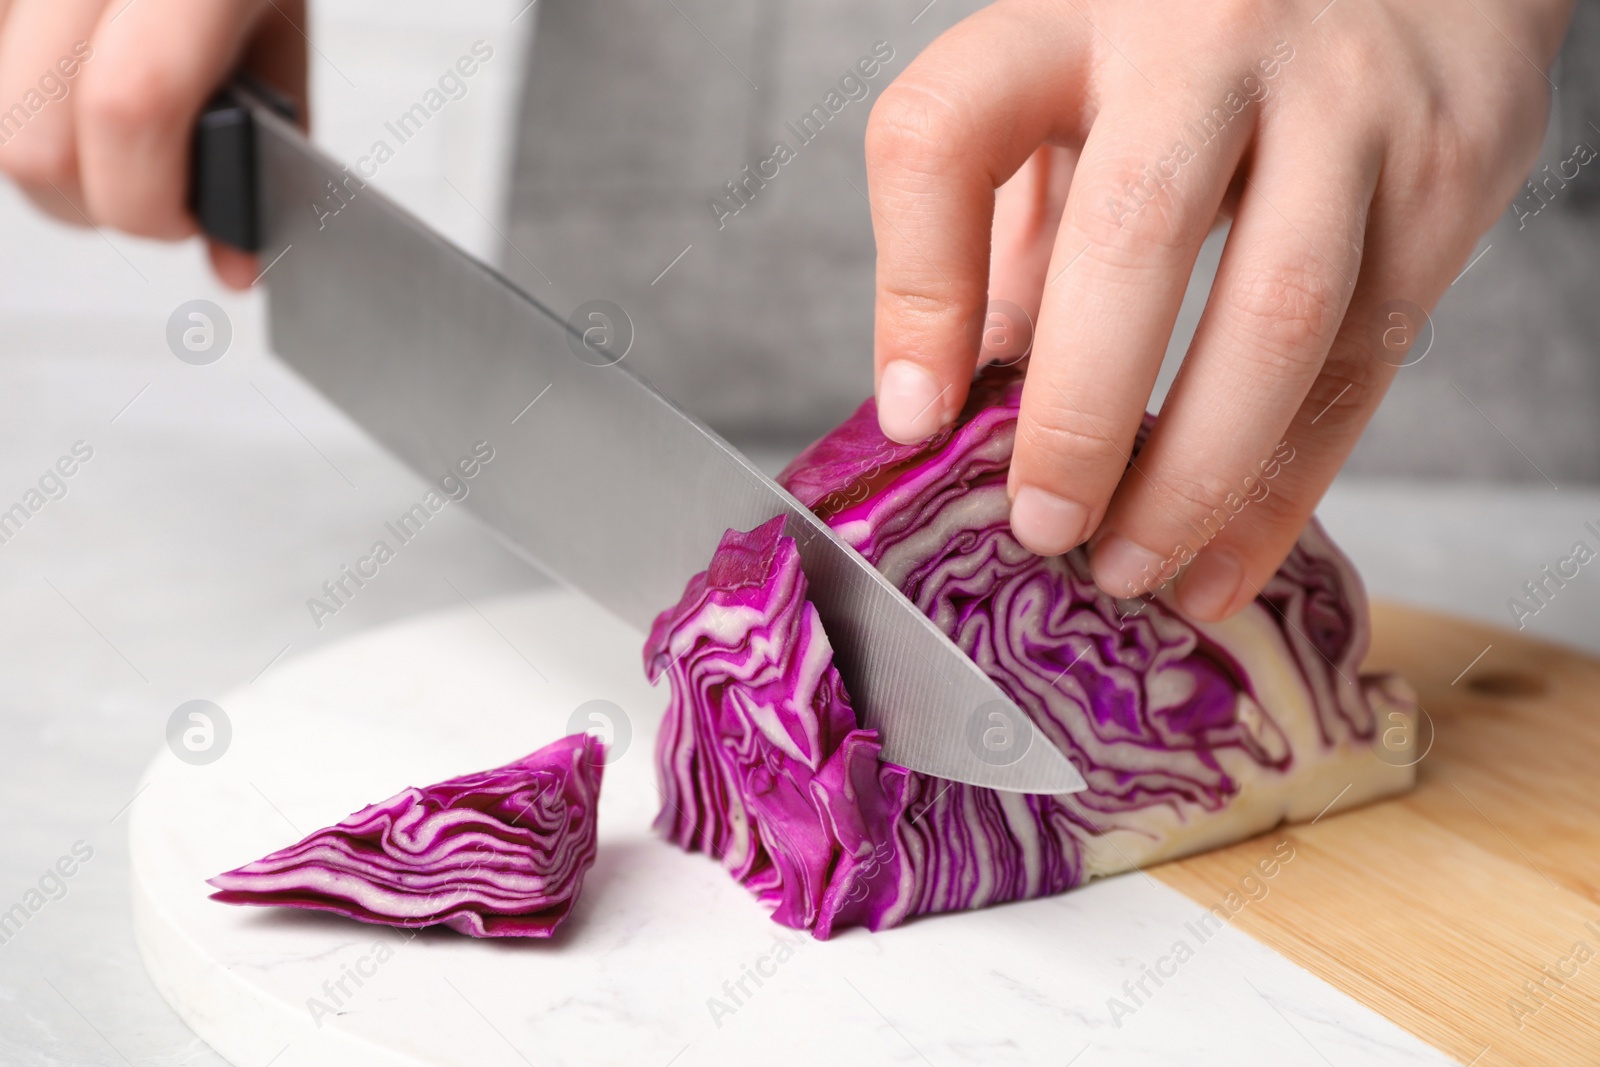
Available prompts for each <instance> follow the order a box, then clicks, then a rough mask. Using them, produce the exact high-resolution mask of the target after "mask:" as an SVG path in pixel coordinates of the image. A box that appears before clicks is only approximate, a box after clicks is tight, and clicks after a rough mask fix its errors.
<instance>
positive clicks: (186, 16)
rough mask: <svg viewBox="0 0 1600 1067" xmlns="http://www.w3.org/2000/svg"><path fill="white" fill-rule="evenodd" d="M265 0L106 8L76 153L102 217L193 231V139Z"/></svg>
mask: <svg viewBox="0 0 1600 1067" xmlns="http://www.w3.org/2000/svg"><path fill="white" fill-rule="evenodd" d="M262 4H263V0H216V2H214V3H206V4H196V3H193V2H192V0H139V2H138V3H134V4H128V5H125V6H123V7H121V8H119V9H117V10H116V11H112V12H110V13H108V14H107V15H106V16H105V17H104V18H102V20H101V22H100V24H99V26H98V28H97V29H96V32H95V37H94V41H93V45H94V48H95V52H96V59H95V62H94V63H92V64H91V65H90V66H88V67H86V68H85V70H84V76H83V84H82V86H81V93H82V97H81V101H80V107H79V110H78V122H79V133H78V155H79V159H80V161H81V162H80V172H81V175H82V181H83V192H84V199H85V202H86V203H87V205H88V208H89V215H90V217H91V218H93V219H94V220H95V221H96V222H100V223H105V224H107V225H111V226H115V227H117V228H119V229H122V230H126V231H128V232H129V233H134V234H139V235H142V236H146V237H159V238H168V239H176V238H180V237H186V236H188V235H189V234H191V233H193V232H194V229H195V224H194V220H193V219H192V218H191V217H190V215H189V212H188V209H187V207H186V205H185V200H186V196H187V190H188V178H189V175H188V171H189V140H190V136H191V133H192V131H193V128H194V122H195V119H196V117H197V116H198V115H199V114H200V109H201V107H202V106H203V105H204V104H205V101H206V99H207V98H208V97H209V96H210V95H211V93H212V92H213V91H214V90H215V89H216V87H217V86H218V85H219V84H221V82H222V80H223V78H224V77H225V76H226V75H227V73H228V72H229V71H230V70H231V69H233V67H234V65H235V63H236V61H237V59H238V57H239V54H240V52H241V50H242V47H243V44H244V42H245V40H246V38H247V36H248V34H249V31H250V30H251V27H252V24H253V22H254V21H255V18H256V16H257V15H258V14H259V13H260V10H261V8H262Z"/></svg>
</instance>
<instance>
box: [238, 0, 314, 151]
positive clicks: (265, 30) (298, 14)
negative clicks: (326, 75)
mask: <svg viewBox="0 0 1600 1067" xmlns="http://www.w3.org/2000/svg"><path fill="white" fill-rule="evenodd" d="M307 47H308V43H307V40H306V0H272V2H271V4H270V6H269V7H268V9H267V10H266V11H263V12H262V13H261V16H260V19H259V21H258V22H257V24H256V30H255V34H254V35H253V36H252V37H251V38H250V41H249V43H248V44H247V45H246V46H245V52H244V58H243V59H242V60H241V61H240V64H239V65H240V67H241V68H242V69H244V70H247V71H249V72H250V73H251V74H252V75H254V76H255V77H256V78H258V79H259V80H261V81H263V82H265V83H266V84H268V85H270V86H272V87H273V88H274V89H276V90H278V92H280V93H282V94H283V95H284V96H286V97H288V98H289V101H290V102H291V103H292V104H294V107H295V117H296V119H297V120H298V121H299V124H300V128H301V129H310V128H311V100H310V96H309V94H308V93H307V91H306V62H307V57H306V50H307Z"/></svg>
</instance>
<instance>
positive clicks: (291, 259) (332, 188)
mask: <svg viewBox="0 0 1600 1067" xmlns="http://www.w3.org/2000/svg"><path fill="white" fill-rule="evenodd" d="M191 201H192V204H193V206H194V209H195V211H196V214H197V216H198V217H199V219H200V221H201V226H202V228H203V229H204V230H205V231H206V232H207V233H208V234H210V235H211V236H213V237H215V238H217V239H219V240H222V241H224V242H226V243H228V244H231V245H234V246H236V247H240V248H243V249H245V250H247V251H255V252H259V254H260V262H261V265H262V267H263V268H264V273H263V275H262V277H261V278H260V279H258V280H259V281H260V282H261V283H263V284H264V285H265V286H266V288H267V291H268V297H269V299H268V306H269V316H268V323H269V330H270V341H271V345H272V348H273V350H274V351H275V352H276V353H277V354H278V356H280V357H281V358H282V359H284V360H285V361H286V362H288V363H289V364H290V365H291V366H293V367H294V368H295V369H296V370H297V371H299V372H300V373H301V374H302V375H304V376H305V377H306V378H307V379H308V380H309V381H310V382H311V383H312V384H313V385H315V386H316V387H317V388H318V389H320V390H321V391H322V392H323V393H324V394H326V395H327V396H328V398H329V399H330V400H332V401H333V402H334V403H335V404H337V405H338V406H339V407H340V408H342V409H343V410H344V411H345V412H346V413H348V414H349V415H350V416H351V417H352V418H353V419H355V421H356V422H358V423H359V424H360V425H361V426H362V427H363V428H364V429H366V430H367V431H368V432H369V433H370V434H372V436H373V437H375V438H376V439H377V440H378V441H380V442H382V443H383V444H384V445H386V446H387V447H388V448H389V449H390V450H392V451H393V452H394V453H395V454H396V455H398V456H399V457H400V458H401V459H403V460H404V461H405V462H406V463H407V464H409V465H410V466H411V467H412V468H413V469H415V470H416V471H417V472H418V473H420V474H422V475H423V476H425V477H429V478H432V479H438V478H440V477H441V476H442V475H444V474H447V473H450V472H451V471H452V469H453V465H454V464H455V463H456V462H457V461H458V460H459V459H460V458H461V457H462V456H463V455H464V454H466V453H467V452H469V451H470V450H471V449H472V448H473V446H474V445H475V444H476V443H477V442H480V441H486V442H488V444H489V446H490V447H492V448H493V449H494V461H493V463H492V465H489V466H485V467H484V468H483V470H482V473H480V474H479V475H478V477H477V478H476V479H475V480H474V482H473V483H472V486H471V491H470V493H469V495H468V497H467V504H468V506H469V507H471V508H472V509H473V510H475V512H476V513H477V514H478V515H479V516H480V517H481V518H483V519H484V520H485V521H486V522H487V523H488V524H489V525H490V526H491V527H492V528H493V529H494V530H495V531H496V532H497V533H499V534H500V535H501V536H502V537H503V538H505V539H506V540H507V541H508V542H509V543H510V545H511V546H512V547H513V548H514V549H515V550H517V551H518V552H519V553H520V554H522V555H524V556H526V557H528V558H530V559H531V560H533V561H534V562H535V563H536V564H537V565H539V566H540V567H541V568H543V569H545V570H546V571H548V572H549V573H551V574H553V575H554V576H556V577H557V578H559V579H561V580H563V581H565V582H566V583H567V584H569V585H571V586H573V587H574V588H576V589H577V590H578V591H580V592H582V593H584V594H586V595H587V596H589V597H591V598H593V599H594V600H596V601H598V602H599V603H600V604H601V605H603V606H604V607H606V608H608V609H609V610H611V611H612V612H613V613H615V614H616V615H618V616H620V617H621V618H622V619H623V620H625V621H627V622H629V623H631V624H632V625H634V626H635V627H637V628H639V629H640V630H644V631H648V629H649V627H650V623H651V620H652V619H653V618H654V617H655V615H656V614H657V613H658V612H660V611H661V610H662V609H664V608H666V607H669V606H671V605H672V604H674V603H676V602H677V600H678V598H679V597H680V596H681V595H682V593H683V588H684V585H685V583H686V582H687V581H688V579H689V578H690V576H691V575H693V574H695V573H696V572H698V571H701V570H704V569H705V567H706V565H707V563H708V562H709V561H710V559H711V555H712V553H713V551H714V550H715V549H716V545H717V541H718V540H719V539H720V538H721V536H722V534H723V532H724V531H725V530H727V529H729V528H730V527H733V528H738V529H750V528H752V527H754V526H757V525H759V524H760V523H762V522H765V521H767V520H769V519H771V518H772V517H773V516H775V515H779V514H782V515H785V516H787V519H786V524H785V532H787V533H788V534H789V535H790V536H792V537H794V538H795V539H796V541H797V542H798V544H799V546H800V555H801V562H802V566H803V567H804V570H805V574H806V578H807V580H808V582H809V583H810V593H809V595H810V598H811V600H812V602H813V603H814V604H815V605H816V608H817V611H818V613H819V614H820V615H821V618H822V622H823V625H824V627H825V628H826V630H827V632H828V636H829V638H830V639H831V641H832V643H833V649H834V659H835V662H836V663H837V665H838V668H839V672H840V674H841V676H842V677H843V679H844V683H845V686H846V688H847V690H848V691H849V693H850V696H851V699H852V702H853V703H854V706H855V710H856V713H857V714H858V715H859V716H860V717H861V719H862V721H863V722H864V724H865V725H867V726H870V727H873V728H875V729H877V730H878V732H879V736H880V737H881V738H882V741H883V758H884V759H885V760H887V761H890V762H893V763H898V764H901V765H903V766H906V767H909V768H911V769H913V770H916V771H922V772H924V773H926V774H931V775H937V776H938V777H941V778H949V779H954V780H956V781H961V782H968V783H971V784H974V785H980V786H987V787H990V788H995V789H1004V790H1013V791H1019V792H1028V793H1067V792H1073V791H1076V790H1079V789H1082V788H1084V781H1083V778H1082V777H1081V776H1080V775H1079V773H1078V771H1077V770H1076V768H1074V766H1073V765H1072V764H1071V763H1070V762H1069V761H1068V760H1067V759H1066V758H1065V757H1064V756H1063V755H1062V754H1061V752H1060V751H1058V750H1057V749H1056V748H1055V747H1054V746H1053V745H1051V744H1050V742H1049V741H1048V739H1047V738H1045V737H1044V736H1043V735H1042V734H1041V733H1039V732H1038V731H1037V730H1036V729H1034V728H1033V727H1032V726H1031V724H1030V723H1029V721H1028V719H1027V717H1026V716H1025V715H1023V714H1022V712H1021V711H1020V710H1019V709H1018V708H1017V706H1016V705H1015V704H1014V703H1013V702H1012V701H1011V699H1010V698H1009V697H1008V696H1007V695H1006V693H1004V692H1003V691H1002V690H1001V689H1000V688H999V687H998V686H997V685H996V684H995V683H994V682H993V681H992V680H991V679H990V678H988V677H987V676H986V675H985V674H984V673H983V672H982V671H981V670H979V668H978V667H977V665H976V664H974V663H973V661H972V660H971V659H970V658H968V657H967V656H966V655H965V654H964V653H963V652H961V650H960V649H958V648H957V647H956V646H955V645H954V644H953V643H952V642H951V641H950V639H949V638H948V637H946V636H945V635H944V634H943V633H942V632H941V631H940V630H938V629H937V628H936V627H935V626H934V625H933V624H932V623H931V622H930V621H929V620H928V619H927V618H926V617H925V616H924V615H923V614H922V613H921V612H920V611H918V610H917V608H916V607H915V606H914V605H913V604H912V603H911V602H910V601H909V600H907V599H906V597H905V596H904V595H903V594H901V593H900V592H899V590H897V589H895V587H894V586H892V585H891V584H889V582H888V581H887V580H885V579H884V578H883V577H882V576H881V575H880V574H879V573H878V572H877V571H876V570H874V569H873V568H872V567H871V566H870V565H869V564H868V563H867V562H866V561H865V559H863V558H862V556H861V555H860V554H859V553H857V552H856V551H855V550H854V549H852V548H850V547H849V546H848V545H846V544H845V543H844V542H843V541H841V540H840V539H839V538H838V536H837V535H835V534H834V533H833V531H832V530H830V529H829V528H828V526H827V525H826V524H824V523H823V522H821V521H820V520H819V519H817V518H816V517H815V516H814V515H812V514H811V512H810V511H808V510H807V509H806V508H805V507H803V506H802V505H801V504H800V502H799V501H797V500H796V499H795V498H794V497H792V496H791V495H790V494H789V493H787V492H785V491H784V490H783V489H782V488H781V487H780V486H779V485H778V484H777V483H776V482H774V481H772V480H771V479H770V478H768V477H766V476H765V475H763V474H762V473H761V472H760V471H759V470H757V469H756V468H755V467H754V466H753V465H752V464H751V463H750V462H749V461H748V460H746V459H745V458H744V457H743V456H741V455H740V454H739V453H738V452H737V451H736V450H734V449H733V448H732V447H731V446H729V445H728V444H727V443H725V442H724V441H722V440H721V439H720V438H719V437H717V435H716V434H714V433H712V432H711V431H710V430H708V429H706V428H705V427H704V426H702V425H700V424H699V423H698V422H696V421H695V420H694V419H692V418H690V417H689V416H688V415H686V414H684V413H683V412H682V411H680V410H679V409H678V408H676V407H675V406H673V405H672V404H671V403H670V402H668V401H667V400H665V399H664V398H663V397H662V396H661V395H660V394H659V393H657V392H656V391H655V390H654V389H652V388H651V387H650V386H649V385H648V384H647V383H646V382H645V381H644V380H643V379H642V378H640V377H639V376H638V375H637V374H635V373H633V371H632V370H631V369H630V368H629V366H628V365H627V363H626V362H624V361H622V357H623V356H624V355H625V354H626V351H625V348H624V347H623V346H624V344H627V343H631V344H633V346H634V347H636V348H642V347H643V346H645V345H647V344H648V343H649V341H648V339H647V338H639V339H638V340H637V341H636V342H635V341H633V339H632V338H631V326H630V325H629V324H628V323H627V321H626V316H625V314H624V313H622V312H621V311H620V309H618V308H616V306H615V305H606V304H604V303H603V302H594V303H593V304H591V305H584V306H581V307H580V309H579V310H580V311H581V312H583V314H582V316H581V317H578V318H576V321H571V322H569V321H567V320H564V319H563V318H562V317H561V316H559V315H557V314H556V313H554V312H553V311H552V310H551V309H550V308H548V307H547V306H545V305H544V304H542V303H541V302H540V301H538V300H537V299H535V298H533V297H531V296H529V295H528V294H526V293H524V292H522V291H521V290H519V289H518V288H517V287H515V286H514V285H512V284H511V283H510V282H509V281H507V280H506V279H505V278H504V277H502V276H501V275H500V274H498V273H497V272H496V271H494V270H493V269H491V268H489V267H487V266H485V265H484V264H482V263H480V262H478V261H477V260H475V259H473V258H472V257H470V256H468V255H466V254H465V253H463V252H462V251H460V250H459V249H457V248H456V247H455V246H453V245H452V244H450V243H449V242H448V241H447V240H445V239H444V238H443V237H441V236H440V235H438V234H437V233H435V232H434V231H432V230H431V229H430V228H428V227H427V226H425V225H423V224H422V223H421V222H419V221H418V220H417V219H415V218H414V217H412V216H411V215H410V214H408V213H407V212H406V211H404V210H403V209H401V208H400V207H398V206H397V205H396V204H394V203H393V202H392V201H390V200H389V199H388V198H386V197H384V196H383V195H382V194H381V193H379V192H378V191H377V190H376V189H374V188H373V187H372V186H371V185H370V184H368V183H366V182H365V181H363V179H362V176H361V175H360V174H359V173H356V172H354V171H352V170H351V169H350V168H348V167H343V166H340V165H339V164H337V163H336V162H334V161H333V160H332V159H331V158H329V157H328V156H326V155H324V154H323V153H322V152H320V151H318V150H317V149H316V148H314V147H313V146H312V145H311V144H310V143H309V142H308V141H307V139H306V138H305V137H304V136H303V135H302V134H301V133H300V131H299V130H298V129H297V128H296V127H295V126H294V124H293V123H292V122H290V121H288V120H287V119H286V118H285V117H284V115H282V114H281V113H280V109H278V108H275V107H274V106H273V105H272V104H271V103H270V102H269V100H268V98H267V97H265V96H264V95H262V94H260V93H259V92H255V91H251V90H250V89H247V88H243V87H240V86H235V87H233V88H231V89H230V90H228V91H227V92H226V93H224V94H223V95H222V96H221V97H219V98H218V100H217V101H215V102H214V103H213V104H212V106H211V107H210V108H208V110H207V112H206V114H205V115H204V116H203V117H202V119H201V121H200V123H199V127H198V132H197V135H196V138H195V155H194V188H193V190H192V193H191ZM550 269H551V270H554V271H559V269H560V265H559V264H552V265H550Z"/></svg>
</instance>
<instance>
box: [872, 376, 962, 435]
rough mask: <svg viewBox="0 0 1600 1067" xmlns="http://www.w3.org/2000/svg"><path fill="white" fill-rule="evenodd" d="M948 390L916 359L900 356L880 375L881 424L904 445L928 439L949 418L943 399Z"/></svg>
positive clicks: (879, 420)
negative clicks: (919, 364) (913, 360)
mask: <svg viewBox="0 0 1600 1067" xmlns="http://www.w3.org/2000/svg"><path fill="white" fill-rule="evenodd" d="M949 391H950V387H949V386H945V387H944V388H943V389H941V388H940V387H939V383H938V382H937V381H935V380H934V377H933V375H931V374H929V373H928V372H927V371H925V370H923V369H922V368H921V367H919V366H917V365H916V364H915V363H913V362H911V361H910V360H908V359H897V360H895V361H893V362H892V363H890V364H889V365H888V366H886V367H884V368H883V377H881V378H879V379H878V426H879V427H880V428H881V429H882V430H883V432H884V434H885V435H886V436H888V437H889V438H890V439H891V440H894V441H898V442H900V443H901V444H903V445H914V444H917V443H919V442H922V441H926V440H927V439H928V438H930V437H932V436H933V435H934V434H936V433H938V432H939V430H940V429H942V428H943V427H944V424H945V423H946V422H947V421H948V414H947V410H946V404H945V403H944V401H945V400H946V399H947V394H948V393H949Z"/></svg>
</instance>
